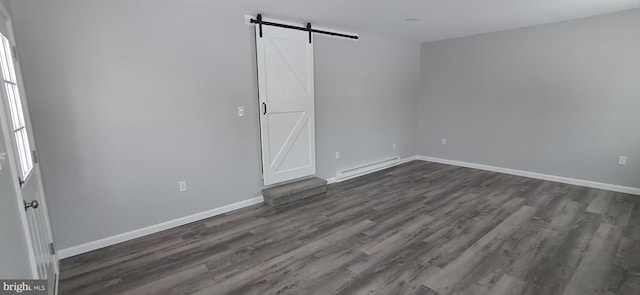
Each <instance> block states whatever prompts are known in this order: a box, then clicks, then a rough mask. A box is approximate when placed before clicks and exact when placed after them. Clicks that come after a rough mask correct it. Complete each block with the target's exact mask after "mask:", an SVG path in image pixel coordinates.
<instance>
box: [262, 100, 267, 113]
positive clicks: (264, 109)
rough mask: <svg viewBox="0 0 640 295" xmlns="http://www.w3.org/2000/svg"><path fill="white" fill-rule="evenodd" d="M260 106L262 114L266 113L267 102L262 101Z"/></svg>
mask: <svg viewBox="0 0 640 295" xmlns="http://www.w3.org/2000/svg"><path fill="white" fill-rule="evenodd" d="M262 107H263V113H262V114H263V115H266V114H267V103H265V102H263V103H262Z"/></svg>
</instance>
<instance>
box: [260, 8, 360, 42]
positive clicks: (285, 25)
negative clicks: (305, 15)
mask: <svg viewBox="0 0 640 295" xmlns="http://www.w3.org/2000/svg"><path fill="white" fill-rule="evenodd" d="M250 22H251V23H252V24H257V25H258V32H259V34H260V38H262V26H274V27H280V28H285V29H292V30H299V31H307V32H309V43H311V34H312V33H316V34H325V35H330V36H334V37H342V38H349V39H358V36H357V35H349V34H343V33H337V32H331V31H326V30H318V29H314V28H312V27H311V23H307V26H306V27H299V26H294V25H289V24H281V23H276V22H270V21H264V20H263V19H262V15H261V14H258V15H257V16H256V18H255V19H253V18H252V19H251V20H250Z"/></svg>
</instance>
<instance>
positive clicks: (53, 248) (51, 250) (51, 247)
mask: <svg viewBox="0 0 640 295" xmlns="http://www.w3.org/2000/svg"><path fill="white" fill-rule="evenodd" d="M49 254H51V255H56V246H55V245H54V244H53V243H49Z"/></svg>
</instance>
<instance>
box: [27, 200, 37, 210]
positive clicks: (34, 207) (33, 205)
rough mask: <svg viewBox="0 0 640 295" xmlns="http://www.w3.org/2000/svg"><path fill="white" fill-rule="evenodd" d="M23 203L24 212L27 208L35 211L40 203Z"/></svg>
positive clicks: (34, 201) (35, 201)
mask: <svg viewBox="0 0 640 295" xmlns="http://www.w3.org/2000/svg"><path fill="white" fill-rule="evenodd" d="M23 202H24V210H27V209H29V208H33V209H36V208H38V206H40V203H38V200H33V201H31V202H30V203H27V201H23Z"/></svg>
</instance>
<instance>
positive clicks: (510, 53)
mask: <svg viewBox="0 0 640 295" xmlns="http://www.w3.org/2000/svg"><path fill="white" fill-rule="evenodd" d="M421 59H422V79H421V82H422V85H423V87H422V90H421V94H420V96H419V97H420V98H419V101H418V106H417V110H418V116H417V122H418V127H417V128H418V129H417V142H416V149H417V153H418V154H420V155H424V156H434V157H440V158H445V159H452V160H459V161H466V162H472V163H479V164H488V165H494V166H500V167H505V168H513V169H521V170H526V171H532V172H539V173H546V174H551V175H558V176H564V177H571V178H578V179H584V180H591V181H597V182H604V183H610V184H617V185H623V186H630V187H640V10H632V11H628V12H622V13H616V14H609V15H604V16H598V17H591V18H585V19H580V20H575V21H569V22H564V23H556V24H549V25H542V26H536V27H530V28H525V29H518V30H511V31H504V32H497V33H490V34H484V35H478V36H473V37H466V38H459V39H451V40H445V41H436V42H430V43H424V44H423V45H422V57H421ZM442 138H447V139H448V144H447V145H446V146H443V145H442V144H441V139H442ZM620 155H626V156H628V157H629V158H628V164H627V166H619V165H617V161H618V156H620Z"/></svg>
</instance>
